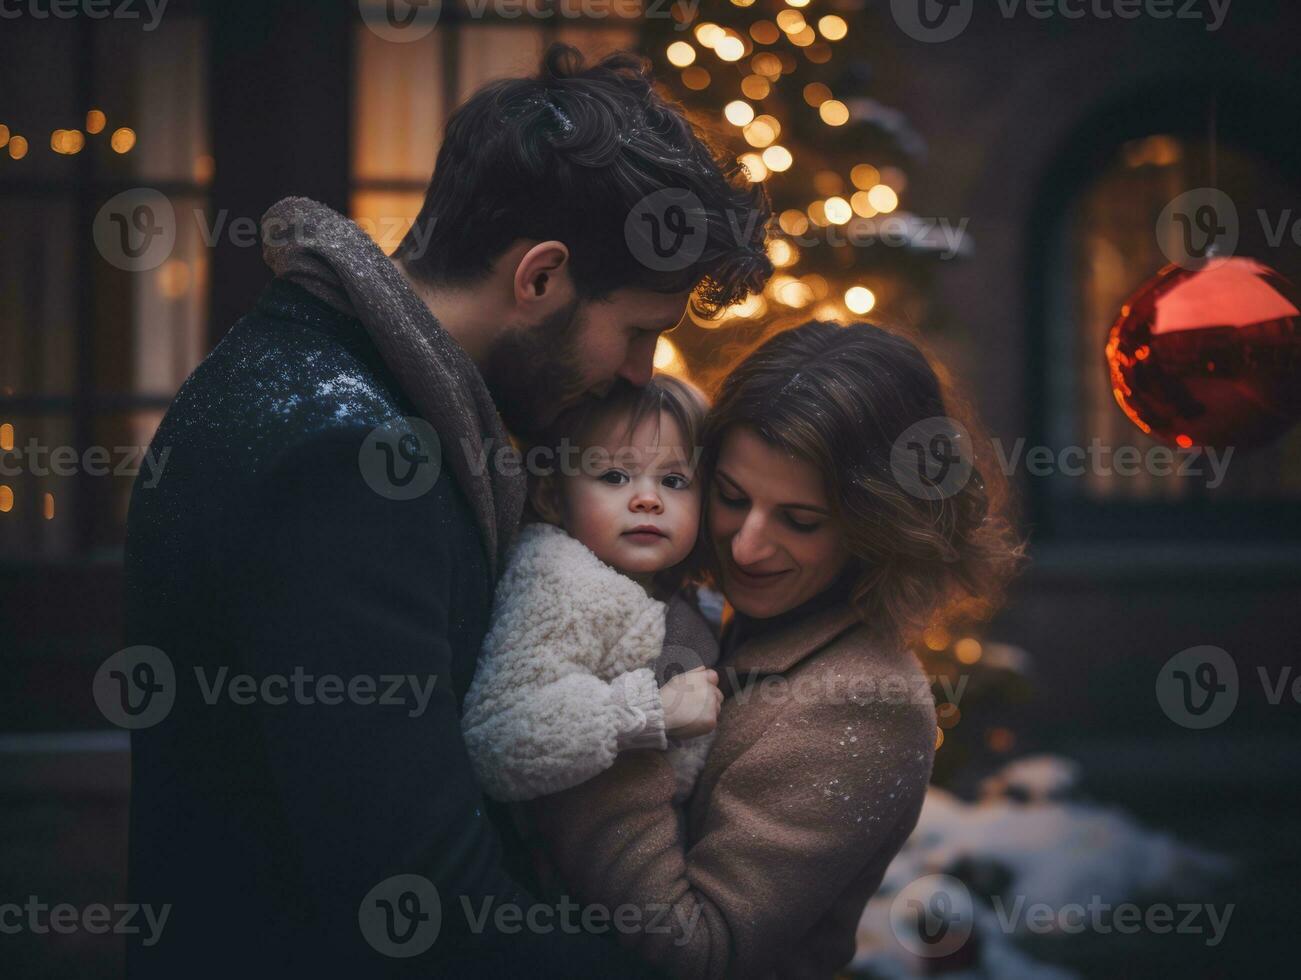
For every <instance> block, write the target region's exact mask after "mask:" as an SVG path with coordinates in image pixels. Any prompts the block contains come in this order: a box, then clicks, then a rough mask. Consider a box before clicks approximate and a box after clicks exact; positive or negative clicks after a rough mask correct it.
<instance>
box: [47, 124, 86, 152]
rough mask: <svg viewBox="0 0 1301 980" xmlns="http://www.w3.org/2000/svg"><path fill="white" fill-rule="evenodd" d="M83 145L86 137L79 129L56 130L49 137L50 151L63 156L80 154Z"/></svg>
mask: <svg viewBox="0 0 1301 980" xmlns="http://www.w3.org/2000/svg"><path fill="white" fill-rule="evenodd" d="M85 145H86V137H85V135H84V134H83V133H82V132H81V130H79V129H56V130H55V131H54V132H53V133H52V134H51V135H50V149H51V150H53V151H54V152H55V153H60V154H63V155H65V156H71V155H72V154H74V153H80V152H81V150H82V148H83V147H84V146H85Z"/></svg>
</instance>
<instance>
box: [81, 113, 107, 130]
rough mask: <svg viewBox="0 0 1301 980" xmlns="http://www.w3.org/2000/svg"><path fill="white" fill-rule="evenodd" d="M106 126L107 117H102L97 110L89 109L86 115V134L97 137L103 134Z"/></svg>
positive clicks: (102, 114)
mask: <svg viewBox="0 0 1301 980" xmlns="http://www.w3.org/2000/svg"><path fill="white" fill-rule="evenodd" d="M107 125H108V116H106V115H104V113H103V112H101V111H100V110H99V109H91V110H90V111H89V112H88V113H86V132H88V133H90V135H91V136H97V135H98V134H100V133H102V132H104V127H105V126H107Z"/></svg>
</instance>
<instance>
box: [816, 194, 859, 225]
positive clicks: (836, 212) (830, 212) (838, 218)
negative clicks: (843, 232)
mask: <svg viewBox="0 0 1301 980" xmlns="http://www.w3.org/2000/svg"><path fill="white" fill-rule="evenodd" d="M823 207H824V208H825V209H826V215H827V220H828V221H830V222H831V223H832V224H833V225H843V224H848V222H849V219H850V218H852V217H853V216H854V212H853V209H852V208H850V206H849V202H848V201H846V200H845V199H844V198H843V197H829V198H827V203H826V204H824V205H823Z"/></svg>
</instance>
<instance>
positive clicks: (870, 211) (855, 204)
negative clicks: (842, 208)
mask: <svg viewBox="0 0 1301 980" xmlns="http://www.w3.org/2000/svg"><path fill="white" fill-rule="evenodd" d="M849 206H850V207H851V208H853V209H854V213H855V214H857V215H859V216H860V217H863V218H875V217H876V214H877V211H876V208H874V207H872V202H871V201H869V200H868V198H867V191H854V194H853V196H852V197H851V198H850V199H849Z"/></svg>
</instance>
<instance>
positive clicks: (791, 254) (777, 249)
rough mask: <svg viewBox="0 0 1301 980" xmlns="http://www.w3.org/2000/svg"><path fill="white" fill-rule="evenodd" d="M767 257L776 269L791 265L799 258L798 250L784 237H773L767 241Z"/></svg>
mask: <svg viewBox="0 0 1301 980" xmlns="http://www.w3.org/2000/svg"><path fill="white" fill-rule="evenodd" d="M768 258H769V259H771V260H772V264H773V265H775V266H776V267H777V268H778V269H784V268H786V266H788V265H793V264H794V263H795V260H796V259H798V258H799V251H798V250H797V249H796V248H795V246H794V245H792V244H791V243H790V242H788V241H786V239H784V238H774V239H773V240H772V241H770V242H769V243H768Z"/></svg>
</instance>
